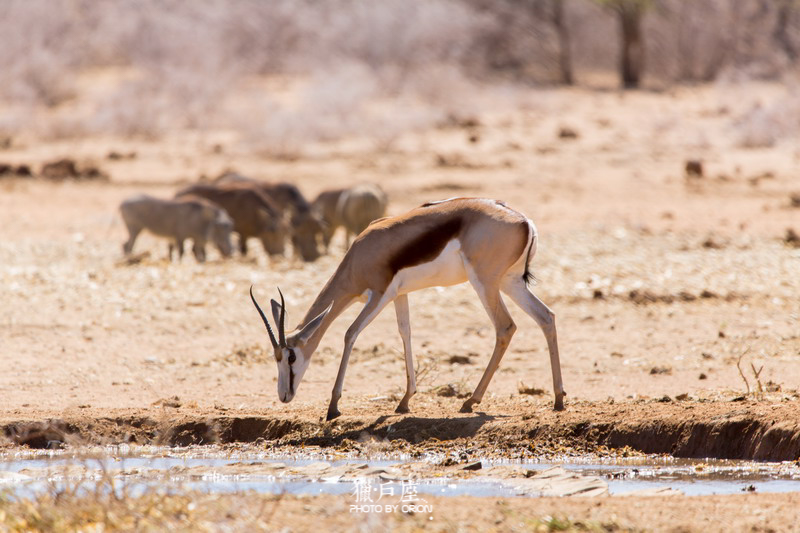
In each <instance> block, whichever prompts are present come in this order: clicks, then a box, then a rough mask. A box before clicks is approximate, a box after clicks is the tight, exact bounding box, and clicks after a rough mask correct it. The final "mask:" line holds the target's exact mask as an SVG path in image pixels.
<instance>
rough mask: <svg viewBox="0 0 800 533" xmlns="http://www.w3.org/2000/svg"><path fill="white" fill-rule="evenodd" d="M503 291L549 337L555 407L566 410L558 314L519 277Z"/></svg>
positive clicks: (504, 287)
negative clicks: (559, 354) (557, 331)
mask: <svg viewBox="0 0 800 533" xmlns="http://www.w3.org/2000/svg"><path fill="white" fill-rule="evenodd" d="M503 292H505V293H506V294H508V295H509V296H510V297H511V299H512V300H514V302H515V303H516V304H517V305H518V306H520V307H521V308H522V309H523V311H525V312H526V313H527V314H528V315H530V316H531V318H533V319H534V320H535V321H536V323H537V324H538V325H539V327H540V328H541V329H542V333H544V336H545V338H546V339H547V349H548V351H549V352H550V370H551V372H552V374H553V394H555V403H554V404H553V409H554V410H556V411H563V410H564V396H566V395H567V393H566V392H564V385H563V383H562V381H561V362H560V360H559V358H558V336H557V334H556V315H555V314H554V313H553V312H552V311H551V310H550V308H548V307H547V306H546V305H545V304H544V303H543V302H542V301H541V300H540V299H539V298H537V297H536V295H535V294H533V293H532V292H531V291H530V290H529V289H528V286H527V285H526V284H525V281H524V280H522V279H519V278H516V279H509V280H508V281H507V282H506V283H505V284H504V285H503Z"/></svg>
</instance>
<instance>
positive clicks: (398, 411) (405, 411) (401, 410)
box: [394, 403, 411, 413]
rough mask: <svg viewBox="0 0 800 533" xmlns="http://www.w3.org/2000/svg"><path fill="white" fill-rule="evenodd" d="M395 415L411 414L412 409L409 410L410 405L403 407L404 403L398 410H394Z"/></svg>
mask: <svg viewBox="0 0 800 533" xmlns="http://www.w3.org/2000/svg"><path fill="white" fill-rule="evenodd" d="M394 412H395V413H410V412H411V409H409V408H408V405H403V404H402V403H401V404H400V405H398V406H397V409H395V410H394Z"/></svg>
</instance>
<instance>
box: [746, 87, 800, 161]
mask: <svg viewBox="0 0 800 533" xmlns="http://www.w3.org/2000/svg"><path fill="white" fill-rule="evenodd" d="M733 127H734V130H735V132H736V143H737V145H738V146H740V147H742V148H770V147H772V146H775V144H776V143H778V142H779V141H780V140H781V139H784V138H792V139H794V138H796V136H797V134H798V133H800V88H798V87H795V88H794V89H792V90H790V91H788V93H787V94H786V95H785V96H783V97H782V98H779V99H777V100H775V101H774V102H771V103H770V104H768V105H764V104H762V103H761V102H756V103H754V104H753V105H752V106H751V107H750V109H748V110H747V111H745V112H744V113H743V114H742V115H741V116H739V117H738V118H736V119H734V121H733Z"/></svg>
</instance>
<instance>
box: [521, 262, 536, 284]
mask: <svg viewBox="0 0 800 533" xmlns="http://www.w3.org/2000/svg"><path fill="white" fill-rule="evenodd" d="M528 266H529V265H525V273H524V274H522V279H523V280H525V285H536V284H537V283H539V280H538V279H536V276H534V275H533V272H531V271H530V270H529V269H528Z"/></svg>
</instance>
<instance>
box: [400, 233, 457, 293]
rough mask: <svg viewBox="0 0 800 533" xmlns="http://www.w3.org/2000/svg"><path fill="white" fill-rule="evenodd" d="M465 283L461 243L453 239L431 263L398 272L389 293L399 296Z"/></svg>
mask: <svg viewBox="0 0 800 533" xmlns="http://www.w3.org/2000/svg"><path fill="white" fill-rule="evenodd" d="M465 281H467V272H466V270H464V261H463V259H462V257H461V243H460V242H459V241H458V239H453V240H451V241H450V242H448V243H447V246H445V247H444V249H443V250H442V251H441V253H440V254H439V255H438V256H437V257H436V259H434V260H433V261H430V262H428V263H423V264H421V265H416V266H413V267H408V268H404V269H402V270H400V271H398V272H397V274H395V276H394V279H393V280H392V283H391V284H389V291H391V292H395V291H396V292H395V293H396V294H397V295H401V294H407V293H409V292H413V291H418V290H420V289H426V288H428V287H446V286H448V285H457V284H459V283H464V282H465Z"/></svg>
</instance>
